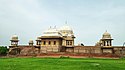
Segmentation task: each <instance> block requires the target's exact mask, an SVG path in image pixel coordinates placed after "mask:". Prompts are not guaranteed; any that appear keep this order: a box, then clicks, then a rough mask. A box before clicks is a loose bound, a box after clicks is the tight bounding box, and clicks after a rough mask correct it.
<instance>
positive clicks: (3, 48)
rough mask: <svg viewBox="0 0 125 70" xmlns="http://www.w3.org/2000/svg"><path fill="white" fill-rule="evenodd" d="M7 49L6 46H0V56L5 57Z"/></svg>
mask: <svg viewBox="0 0 125 70" xmlns="http://www.w3.org/2000/svg"><path fill="white" fill-rule="evenodd" d="M7 52H8V49H7V46H0V55H1V56H3V55H7Z"/></svg>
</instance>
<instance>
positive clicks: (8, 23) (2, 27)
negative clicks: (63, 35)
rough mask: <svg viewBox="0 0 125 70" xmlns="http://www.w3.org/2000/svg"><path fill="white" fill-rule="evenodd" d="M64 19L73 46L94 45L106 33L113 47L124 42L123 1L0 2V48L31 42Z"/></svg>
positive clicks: (45, 0)
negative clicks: (15, 40) (16, 38)
mask: <svg viewBox="0 0 125 70" xmlns="http://www.w3.org/2000/svg"><path fill="white" fill-rule="evenodd" d="M66 20H67V22H68V25H69V26H70V27H72V29H73V30H74V34H75V36H76V39H75V44H78V43H81V42H82V43H84V45H95V43H96V42H97V41H99V39H100V38H102V34H103V33H104V32H105V31H106V30H107V31H108V32H109V33H110V34H111V35H112V38H113V39H114V40H113V45H120V46H122V45H123V42H125V0H0V45H10V41H9V40H10V39H11V36H12V35H14V34H16V35H18V36H19V40H20V42H19V44H23V45H25V44H28V41H29V40H30V39H33V40H34V42H35V40H36V38H37V37H38V36H41V35H42V33H43V32H44V31H45V30H47V29H48V28H49V27H50V26H52V27H54V26H56V27H57V28H59V27H61V26H63V25H64V24H65V21H66Z"/></svg>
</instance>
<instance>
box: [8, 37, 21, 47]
mask: <svg viewBox="0 0 125 70" xmlns="http://www.w3.org/2000/svg"><path fill="white" fill-rule="evenodd" d="M10 41H11V45H12V46H18V41H19V40H18V36H17V35H13V36H12V38H11V40H10Z"/></svg>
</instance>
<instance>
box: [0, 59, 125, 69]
mask: <svg viewBox="0 0 125 70" xmlns="http://www.w3.org/2000/svg"><path fill="white" fill-rule="evenodd" d="M0 70H125V59H95V58H93V59H92V58H77V59H75V58H0Z"/></svg>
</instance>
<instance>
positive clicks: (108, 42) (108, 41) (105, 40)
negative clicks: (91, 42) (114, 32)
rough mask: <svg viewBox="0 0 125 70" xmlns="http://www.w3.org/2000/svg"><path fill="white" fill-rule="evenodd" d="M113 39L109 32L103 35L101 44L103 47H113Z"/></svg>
mask: <svg viewBox="0 0 125 70" xmlns="http://www.w3.org/2000/svg"><path fill="white" fill-rule="evenodd" d="M112 40H113V39H112V38H111V34H110V33H108V32H107V31H106V32H105V33H104V34H103V35H102V39H101V40H100V41H101V44H102V46H103V47H111V46H112Z"/></svg>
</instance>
